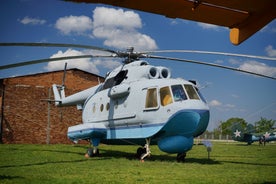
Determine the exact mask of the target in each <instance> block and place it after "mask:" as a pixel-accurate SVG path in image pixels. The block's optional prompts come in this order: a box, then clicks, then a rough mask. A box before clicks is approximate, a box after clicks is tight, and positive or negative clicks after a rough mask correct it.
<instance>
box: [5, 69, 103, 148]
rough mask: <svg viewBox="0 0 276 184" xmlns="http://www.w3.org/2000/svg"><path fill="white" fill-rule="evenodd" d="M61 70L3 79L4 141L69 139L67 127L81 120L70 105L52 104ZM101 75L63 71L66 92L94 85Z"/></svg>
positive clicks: (28, 141) (58, 140) (25, 141)
mask: <svg viewBox="0 0 276 184" xmlns="http://www.w3.org/2000/svg"><path fill="white" fill-rule="evenodd" d="M62 77H63V71H57V72H49V73H44V74H35V75H29V76H23V77H15V78H8V79H4V80H2V84H4V85H1V86H0V87H1V89H2V90H1V92H2V94H3V91H4V94H3V95H1V98H0V100H1V103H2V104H1V103H0V105H1V107H2V110H1V114H2V115H3V117H2V120H3V121H2V142H3V143H33V144H45V143H50V144H55V143H70V141H69V140H68V138H67V128H68V127H69V126H72V125H75V124H79V123H81V113H82V112H81V111H78V110H77V109H76V107H75V106H73V107H61V108H58V107H55V105H54V104H53V103H49V102H48V101H47V100H45V99H48V98H49V97H50V98H51V99H53V92H52V89H51V86H52V84H54V83H56V84H61V81H62ZM99 79H100V80H101V81H103V78H101V77H99V76H97V75H93V74H90V73H87V72H84V71H81V70H77V69H71V70H68V71H67V74H66V82H65V85H66V90H65V93H66V95H70V94H74V93H76V92H78V91H81V90H83V89H87V88H89V87H92V86H95V85H97V84H98V80H99Z"/></svg>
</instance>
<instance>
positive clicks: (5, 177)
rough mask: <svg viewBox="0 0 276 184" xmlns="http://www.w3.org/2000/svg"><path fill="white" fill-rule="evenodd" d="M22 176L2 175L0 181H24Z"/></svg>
mask: <svg viewBox="0 0 276 184" xmlns="http://www.w3.org/2000/svg"><path fill="white" fill-rule="evenodd" d="M23 178H24V177H22V176H8V175H0V180H12V179H23Z"/></svg>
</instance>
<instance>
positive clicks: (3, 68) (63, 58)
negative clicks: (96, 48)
mask: <svg viewBox="0 0 276 184" xmlns="http://www.w3.org/2000/svg"><path fill="white" fill-rule="evenodd" d="M95 57H106V58H108V57H114V56H93V55H81V56H66V57H56V58H47V59H38V60H32V61H24V62H19V63H14V64H9V65H2V66H0V70H5V69H9V68H15V67H20V66H26V65H33V64H39V63H48V62H53V61H60V60H68V59H81V58H95Z"/></svg>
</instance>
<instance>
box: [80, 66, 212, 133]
mask: <svg viewBox="0 0 276 184" xmlns="http://www.w3.org/2000/svg"><path fill="white" fill-rule="evenodd" d="M161 72H163V74H161ZM118 73H120V74H118ZM161 75H162V76H161ZM114 79H115V82H114ZM116 81H117V82H118V81H119V82H118V83H119V84H117V83H116ZM101 88H102V89H101V90H99V91H98V92H97V93H95V94H91V96H90V97H88V98H87V100H86V102H85V104H84V108H83V115H82V118H83V123H103V124H104V125H105V127H106V128H108V129H116V128H119V127H120V128H124V127H125V128H127V127H129V128H131V127H138V126H140V127H142V126H148V125H152V124H160V125H162V124H164V123H165V122H167V121H168V120H169V118H170V117H171V116H172V115H174V114H176V113H177V112H178V111H182V110H206V111H208V110H209V108H208V106H207V104H206V102H205V101H204V99H201V98H202V97H201V96H200V95H199V94H198V92H197V89H196V86H195V85H194V84H193V83H191V82H189V81H186V80H183V79H171V78H170V73H169V70H168V69H166V68H164V67H154V66H151V65H147V63H145V62H144V61H137V62H133V63H131V64H128V65H125V66H124V67H123V68H122V67H119V68H117V69H115V70H114V71H112V72H111V73H110V74H109V75H108V77H107V78H106V81H105V83H104V84H103V85H102V86H101ZM178 88H182V90H183V91H182V92H181V91H180V93H179V89H178ZM177 90H178V91H177ZM187 90H189V91H187ZM165 93H168V94H165ZM178 93H179V94H178ZM181 93H185V94H182V95H184V96H185V98H184V97H182V98H181ZM189 93H190V94H189ZM178 95H180V96H178ZM162 126H163V125H162ZM162 126H160V127H158V126H156V127H155V128H151V129H147V130H146V131H144V132H139V133H137V132H135V133H137V135H132V136H133V138H139V137H148V136H152V135H153V134H154V133H156V131H158V130H159V129H160V128H161V127H162ZM109 136H110V137H109ZM129 136H130V135H129V134H126V133H120V137H118V134H117V135H116V136H115V137H114V135H111V134H110V135H107V138H129Z"/></svg>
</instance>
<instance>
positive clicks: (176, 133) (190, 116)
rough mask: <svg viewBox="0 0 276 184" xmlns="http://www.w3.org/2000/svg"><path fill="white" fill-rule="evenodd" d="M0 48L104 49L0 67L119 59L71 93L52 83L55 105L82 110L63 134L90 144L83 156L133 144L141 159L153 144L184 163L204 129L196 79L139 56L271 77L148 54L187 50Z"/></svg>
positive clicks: (203, 110) (205, 117)
mask: <svg viewBox="0 0 276 184" xmlns="http://www.w3.org/2000/svg"><path fill="white" fill-rule="evenodd" d="M0 46H43V47H46V46H48V47H78V48H86V49H93V50H100V51H104V52H107V53H110V55H83V56H69V57H61V58H50V59H42V60H34V61H27V62H22V63H19V64H11V65H5V66H0V70H1V69H7V68H11V67H17V66H23V65H29V64H36V63H41V62H52V61H57V60H65V59H77V58H93V57H112V58H116V57H117V58H123V59H124V61H123V64H122V65H121V66H119V67H118V68H116V69H114V70H113V71H111V72H109V73H108V74H107V75H106V78H105V81H104V82H103V83H100V84H98V85H96V86H94V87H91V88H89V89H86V90H84V91H81V92H78V93H76V94H73V95H70V96H65V86H64V85H56V84H54V85H53V91H54V97H55V99H54V102H55V104H56V106H59V107H62V106H72V105H76V106H77V107H78V109H81V110H82V124H79V125H75V126H71V127H69V128H68V133H67V136H68V138H69V139H70V140H72V141H73V142H75V143H77V142H78V141H79V140H89V142H90V143H91V145H92V147H91V148H89V149H88V151H87V154H86V156H89V157H92V156H97V155H99V149H98V147H99V144H100V143H104V144H129V143H131V144H133V143H135V144H139V145H141V147H139V148H138V149H137V156H138V157H139V158H140V159H141V160H142V161H143V160H144V159H145V158H146V157H148V156H150V154H151V151H150V144H157V145H158V147H159V149H160V150H162V151H164V152H167V153H176V154H177V160H178V161H184V160H185V157H186V152H187V151H189V150H190V149H192V147H193V143H194V138H195V137H197V136H199V135H201V134H202V133H203V132H204V131H205V130H206V128H207V126H208V123H209V116H210V113H209V107H208V104H207V102H206V100H205V99H204V97H203V96H202V95H201V93H200V91H199V88H198V86H197V85H196V82H195V81H188V80H185V79H179V78H178V79H174V78H171V73H170V70H169V69H168V68H165V67H162V66H152V65H150V64H149V63H148V62H146V61H144V60H140V59H142V58H153V59H166V60H174V61H181V62H191V63H196V64H203V65H209V66H213V67H220V68H224V69H230V70H235V71H239V72H245V73H250V74H254V75H259V76H262V77H268V78H272V79H275V78H273V77H269V76H265V75H261V74H256V73H252V72H249V71H244V70H240V69H236V68H231V67H227V66H222V65H217V64H212V63H205V62H201V61H191V60H185V59H179V58H171V57H164V56H157V55H151V54H152V53H158V52H188V51H183V50H182V51H152V52H134V50H133V48H129V49H128V50H126V51H123V52H121V51H113V50H109V49H103V48H99V47H95V46H85V45H75V44H55V43H0ZM210 54H219V53H210ZM227 55H229V53H228V54H227ZM236 56H238V55H236ZM243 57H244V55H243ZM264 59H265V58H264Z"/></svg>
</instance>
